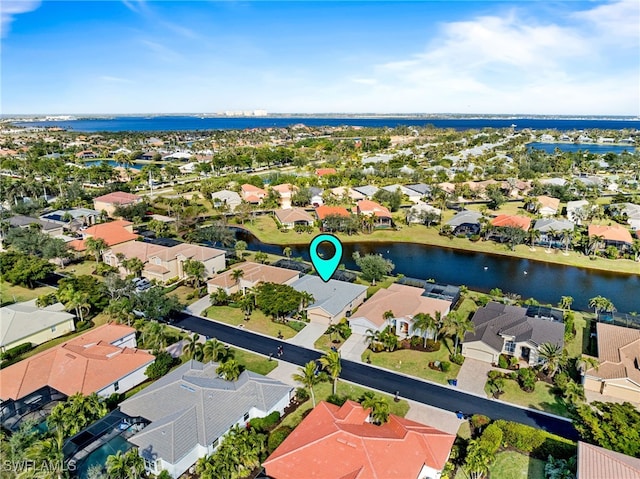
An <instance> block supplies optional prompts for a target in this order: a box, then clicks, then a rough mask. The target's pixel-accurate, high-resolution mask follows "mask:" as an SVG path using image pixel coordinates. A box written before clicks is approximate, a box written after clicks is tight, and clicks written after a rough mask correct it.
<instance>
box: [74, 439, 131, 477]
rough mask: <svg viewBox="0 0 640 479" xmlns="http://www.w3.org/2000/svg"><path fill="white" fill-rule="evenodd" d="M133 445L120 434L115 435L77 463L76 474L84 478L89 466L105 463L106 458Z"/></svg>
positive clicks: (103, 464)
mask: <svg viewBox="0 0 640 479" xmlns="http://www.w3.org/2000/svg"><path fill="white" fill-rule="evenodd" d="M132 447H133V444H131V443H130V442H127V440H126V439H125V438H123V437H122V436H115V437H114V438H112V439H110V440H109V442H107V443H105V444H103V445H102V446H100V447H99V448H98V449H96V450H95V451H93V452H92V453H91V454H89V455H88V456H87V457H86V458H85V459H84V460H83V461H82V462H81V463H80V464H78V469H77V474H78V477H79V478H80V479H86V477H87V473H88V471H89V469H90V468H91V466H94V465H96V464H97V465H100V466H105V465H106V464H107V458H108V457H109V456H112V455H114V454H117V452H118V451H122V452H123V453H124V452H127V451H128V450H129V449H131V448H132Z"/></svg>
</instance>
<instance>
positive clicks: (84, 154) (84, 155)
mask: <svg viewBox="0 0 640 479" xmlns="http://www.w3.org/2000/svg"><path fill="white" fill-rule="evenodd" d="M76 158H79V159H81V160H88V159H91V158H98V154H97V153H96V152H94V151H91V150H85V151H79V152H78V153H76Z"/></svg>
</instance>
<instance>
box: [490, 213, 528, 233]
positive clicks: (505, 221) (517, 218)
mask: <svg viewBox="0 0 640 479" xmlns="http://www.w3.org/2000/svg"><path fill="white" fill-rule="evenodd" d="M490 223H491V226H493V227H494V228H506V227H509V228H520V229H521V230H524V231H529V228H530V227H531V218H529V217H528V216H521V215H498V216H496V217H495V218H492V219H491V221H490Z"/></svg>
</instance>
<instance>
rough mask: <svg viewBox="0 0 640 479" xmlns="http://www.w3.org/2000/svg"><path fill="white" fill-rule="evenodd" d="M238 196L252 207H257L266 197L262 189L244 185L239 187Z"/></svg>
mask: <svg viewBox="0 0 640 479" xmlns="http://www.w3.org/2000/svg"><path fill="white" fill-rule="evenodd" d="M240 195H241V196H242V199H243V200H244V201H246V202H247V203H251V204H252V205H259V204H261V203H262V200H263V199H264V197H265V196H267V192H266V191H265V190H263V189H262V188H258V187H257V186H253V185H250V184H248V183H245V184H244V185H242V186H241V187H240Z"/></svg>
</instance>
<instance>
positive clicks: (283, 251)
mask: <svg viewBox="0 0 640 479" xmlns="http://www.w3.org/2000/svg"><path fill="white" fill-rule="evenodd" d="M292 252H293V250H292V249H291V248H290V247H289V246H286V247H285V248H284V249H283V250H282V254H284V255H285V256H286V257H287V259H291V253H292Z"/></svg>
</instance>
